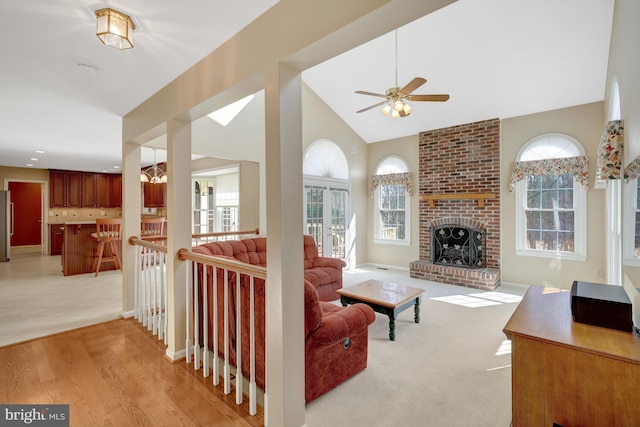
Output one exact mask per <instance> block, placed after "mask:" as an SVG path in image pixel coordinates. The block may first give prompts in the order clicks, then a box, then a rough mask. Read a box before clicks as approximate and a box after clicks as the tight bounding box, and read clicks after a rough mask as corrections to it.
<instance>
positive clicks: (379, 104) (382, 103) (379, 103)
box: [356, 101, 387, 113]
mask: <svg viewBox="0 0 640 427" xmlns="http://www.w3.org/2000/svg"><path fill="white" fill-rule="evenodd" d="M386 103H387V101H382V102H378V103H377V104H373V105H371V106H369V107H367V108H363V109H362V110H358V111H356V113H362V112H364V111H369V110H371V109H372V108H376V107H379V106H381V105H384V104H386Z"/></svg>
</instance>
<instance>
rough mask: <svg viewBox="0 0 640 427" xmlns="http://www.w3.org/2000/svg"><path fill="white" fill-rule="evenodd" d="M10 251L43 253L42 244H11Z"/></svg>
mask: <svg viewBox="0 0 640 427" xmlns="http://www.w3.org/2000/svg"><path fill="white" fill-rule="evenodd" d="M9 251H10V252H9V253H11V254H31V253H42V245H25V246H11V248H10V249H9Z"/></svg>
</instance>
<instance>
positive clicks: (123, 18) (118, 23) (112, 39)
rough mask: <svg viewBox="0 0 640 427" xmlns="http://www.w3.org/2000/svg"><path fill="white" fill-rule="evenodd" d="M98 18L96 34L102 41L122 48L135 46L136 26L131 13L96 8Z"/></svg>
mask: <svg viewBox="0 0 640 427" xmlns="http://www.w3.org/2000/svg"><path fill="white" fill-rule="evenodd" d="M96 18H97V24H96V35H97V36H98V38H99V39H100V41H101V42H102V43H104V44H106V45H107V46H111V47H115V48H117V49H120V50H125V49H131V48H132V47H133V30H135V29H136V26H135V24H134V23H133V20H132V19H131V17H130V16H129V15H126V14H124V13H122V12H118V11H117V10H114V9H111V8H106V9H100V10H96Z"/></svg>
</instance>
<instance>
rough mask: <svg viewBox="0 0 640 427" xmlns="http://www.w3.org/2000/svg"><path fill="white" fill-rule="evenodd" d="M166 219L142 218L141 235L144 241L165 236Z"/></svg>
mask: <svg viewBox="0 0 640 427" xmlns="http://www.w3.org/2000/svg"><path fill="white" fill-rule="evenodd" d="M164 224H165V219H164V217H160V218H142V223H141V226H140V234H141V235H142V238H143V239H144V240H153V237H156V236H164V235H165V231H164Z"/></svg>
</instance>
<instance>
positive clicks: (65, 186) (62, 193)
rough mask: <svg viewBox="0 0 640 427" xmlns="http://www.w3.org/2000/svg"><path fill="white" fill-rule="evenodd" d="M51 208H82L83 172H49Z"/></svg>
mask: <svg viewBox="0 0 640 427" xmlns="http://www.w3.org/2000/svg"><path fill="white" fill-rule="evenodd" d="M49 198H50V200H49V206H50V207H52V208H79V207H81V206H82V172H76V171H61V170H50V171H49Z"/></svg>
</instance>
